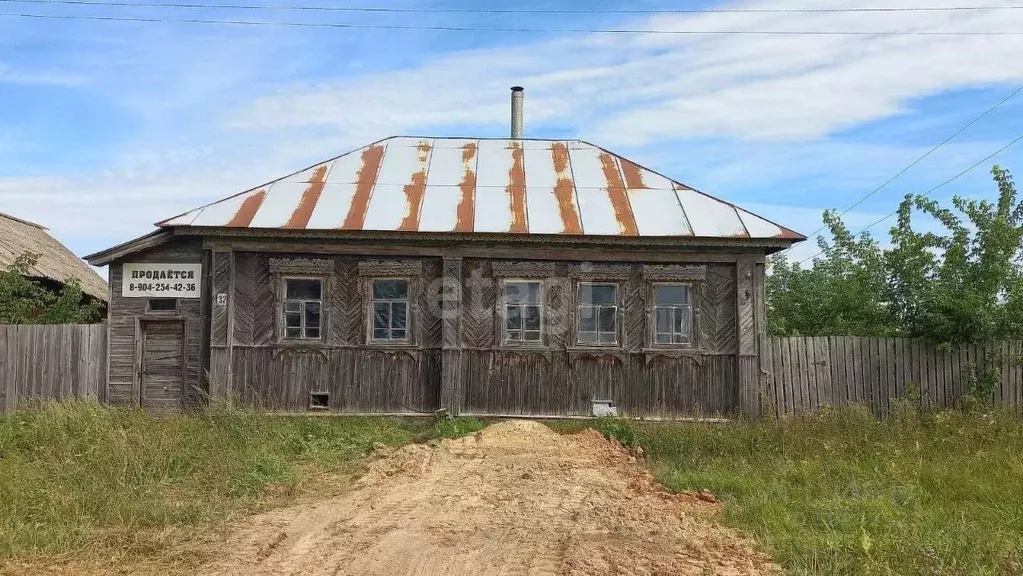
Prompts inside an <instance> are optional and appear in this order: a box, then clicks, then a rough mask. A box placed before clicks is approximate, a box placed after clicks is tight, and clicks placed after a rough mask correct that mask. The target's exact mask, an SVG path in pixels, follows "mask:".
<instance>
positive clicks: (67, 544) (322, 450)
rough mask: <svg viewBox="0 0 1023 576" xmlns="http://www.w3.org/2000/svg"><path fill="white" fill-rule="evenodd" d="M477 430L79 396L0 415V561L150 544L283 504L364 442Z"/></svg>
mask: <svg viewBox="0 0 1023 576" xmlns="http://www.w3.org/2000/svg"><path fill="white" fill-rule="evenodd" d="M481 427H482V424H481V423H479V422H478V421H472V420H455V421H430V420H424V421H407V420H405V421H399V420H394V419H386V418H324V417H311V418H300V417H287V416H272V415H268V414H263V413H258V412H252V411H239V410H228V409H223V408H211V409H208V410H206V411H204V412H201V413H199V414H197V415H189V416H186V415H179V416H169V417H164V418H154V417H152V416H150V415H149V414H146V413H145V412H142V411H138V410H124V409H116V408H107V407H102V406H99V405H97V404H91V403H72V404H51V405H49V406H47V407H46V408H45V409H43V410H41V411H37V412H23V413H16V414H13V415H9V416H4V417H0V559H2V558H30V557H36V556H42V557H53V556H60V555H73V554H78V553H83V552H84V553H106V551H107V550H109V551H111V552H116V553H118V554H121V555H124V554H131V553H132V548H133V547H134V548H137V549H138V550H137V551H138V552H139V553H140V554H146V553H151V552H152V551H153V549H154V548H159V547H160V546H162V545H163V544H164V543H166V540H167V539H168V538H167V531H168V530H173V529H175V528H181V527H190V526H198V525H203V524H207V523H210V522H215V521H219V520H223V519H225V518H227V517H229V516H230V515H232V514H235V513H245V512H251V511H254V510H259V509H261V508H266V507H268V506H271V505H273V504H275V503H280V502H281V501H287V499H288V497H289V496H290V495H292V494H294V492H295V490H296V489H297V488H301V487H302V486H301V485H302V484H303V483H304V482H310V481H325V482H334V483H337V482H339V481H341V479H343V476H344V475H345V474H348V473H351V472H354V471H356V470H357V469H358V468H359V466H360V465H361V464H362V462H363V461H364V458H365V456H366V455H367V454H368V453H369V452H370V451H371V450H372V446H373V445H374V443H377V442H381V443H385V444H390V445H400V444H404V443H408V442H412V441H415V440H419V441H425V440H426V439H429V438H433V437H448V436H453V435H457V434H463V433H468V432H472V431H475V430H478V429H480V428H481ZM326 488H327V489H329V488H330V486H327V487H326ZM147 535H148V536H147Z"/></svg>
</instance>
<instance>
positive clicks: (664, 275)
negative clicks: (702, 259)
mask: <svg viewBox="0 0 1023 576" xmlns="http://www.w3.org/2000/svg"><path fill="white" fill-rule="evenodd" d="M640 275H641V276H642V278H643V281H644V282H662V283H672V282H674V283H678V284H684V283H685V281H694V282H703V281H704V280H706V279H707V266H705V265H703V264H643V265H642V266H640Z"/></svg>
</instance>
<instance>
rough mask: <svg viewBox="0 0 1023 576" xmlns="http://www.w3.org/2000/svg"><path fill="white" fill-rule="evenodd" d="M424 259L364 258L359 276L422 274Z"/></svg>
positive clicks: (360, 263)
mask: <svg viewBox="0 0 1023 576" xmlns="http://www.w3.org/2000/svg"><path fill="white" fill-rule="evenodd" d="M422 274H423V261H422V260H418V259H411V258H410V259H401V260H363V261H361V262H359V276H385V277H386V276H422Z"/></svg>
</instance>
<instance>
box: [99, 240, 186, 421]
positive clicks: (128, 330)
mask: <svg viewBox="0 0 1023 576" xmlns="http://www.w3.org/2000/svg"><path fill="white" fill-rule="evenodd" d="M202 258H203V255H202V242H201V241H200V240H199V239H181V240H176V241H174V242H172V243H170V244H165V245H163V246H159V247H156V248H153V249H152V250H149V251H147V252H144V253H140V254H135V255H133V256H131V257H130V258H129V260H130V261H131V262H190V263H200V262H202ZM121 264H122V263H121V262H115V263H113V264H111V265H110V267H109V269H108V270H109V281H110V302H109V303H108V308H107V310H108V312H107V316H108V325H109V334H108V339H109V346H110V352H109V367H108V373H109V375H108V385H107V392H108V397H107V399H108V401H109V402H111V403H113V404H126V405H132V404H133V405H137V404H138V403H139V399H140V391H139V375H138V373H137V364H136V358H135V356H136V340H137V338H138V337H139V333H138V332H139V330H140V327H139V322H140V321H141V320H145V319H147V318H151V319H168V318H176V319H180V320H183V321H184V322H185V363H186V374H185V375H186V378H185V383H184V387H185V398H184V399H183V401H184V402H187V403H198V402H199V401H200V397H201V395H202V392H201V390H202V389H203V387H204V383H203V381H202V378H201V373H202V362H201V358H202V341H203V334H204V333H205V331H206V327H205V326H204V324H205V322H204V321H203V318H202V303H201V301H200V299H199V298H182V299H180V300H178V310H177V312H176V313H174V314H173V315H167V314H159V315H151V314H149V313H147V299H146V298H125V297H123V296H121ZM204 272H205V271H204ZM204 275H205V274H204ZM202 281H203V282H206V278H203V279H202Z"/></svg>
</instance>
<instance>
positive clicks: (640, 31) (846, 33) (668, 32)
mask: <svg viewBox="0 0 1023 576" xmlns="http://www.w3.org/2000/svg"><path fill="white" fill-rule="evenodd" d="M5 16H6V17H9V18H33V19H42V20H95V21H107V22H146V23H159V24H224V25H232V26H284V27H297V28H347V29H368V30H427V31H435V32H535V33H558V34H564V33H583V34H660V35H694V36H699V35H707V36H713V35H730V36H1023V31H1012V30H1007V31H986V32H963V31H902V32H900V31H885V30H880V31H862V30H644V29H631V28H604V29H599V28H477V27H471V26H418V25H403V24H352V23H342V22H269V21H263V20H207V19H202V18H146V17H135V16H87V15H58V14H24V13H14V12H0V17H5Z"/></svg>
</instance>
